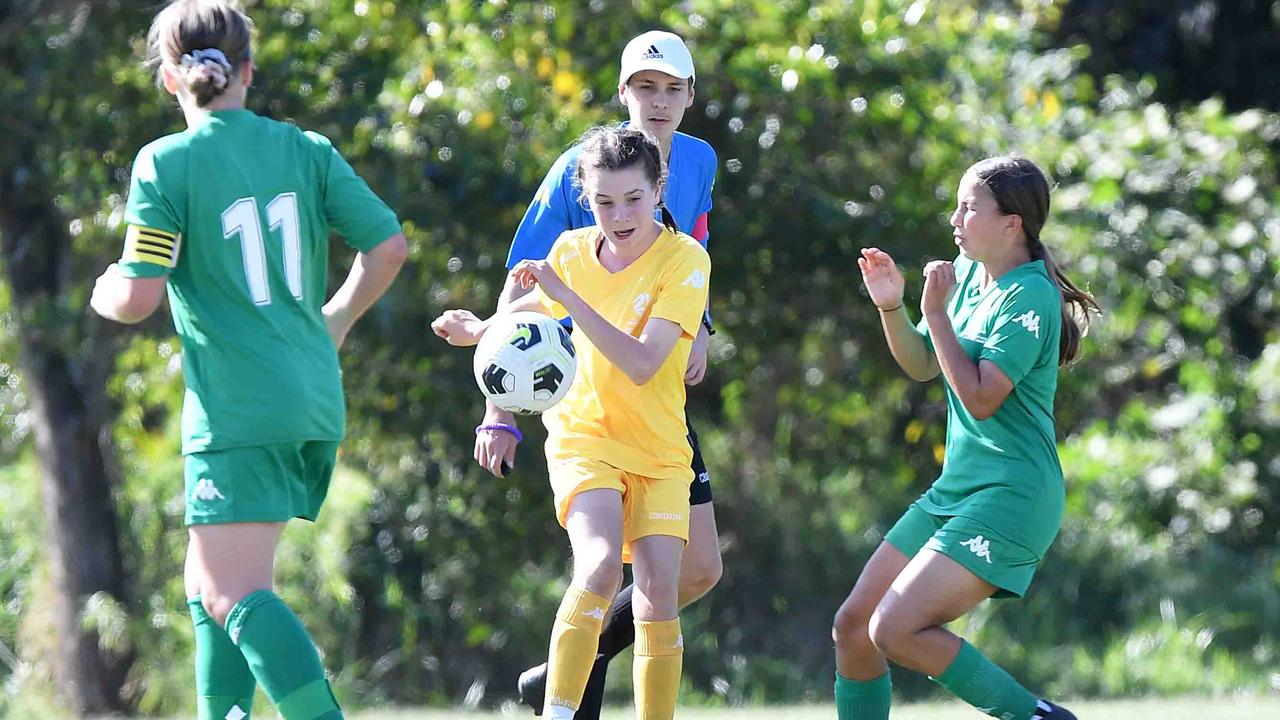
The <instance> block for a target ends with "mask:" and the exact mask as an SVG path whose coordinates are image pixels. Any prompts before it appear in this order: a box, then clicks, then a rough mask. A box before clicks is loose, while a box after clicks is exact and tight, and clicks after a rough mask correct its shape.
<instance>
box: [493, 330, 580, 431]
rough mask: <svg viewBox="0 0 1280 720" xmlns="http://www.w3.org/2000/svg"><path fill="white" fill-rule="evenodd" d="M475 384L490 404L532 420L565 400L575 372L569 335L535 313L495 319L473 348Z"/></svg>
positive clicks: (571, 341) (576, 365) (576, 369)
mask: <svg viewBox="0 0 1280 720" xmlns="http://www.w3.org/2000/svg"><path fill="white" fill-rule="evenodd" d="M473 365H474V369H475V374H476V383H477V384H478V385H479V386H480V391H481V392H483V393H484V394H485V397H487V398H489V400H491V401H493V404H494V405H497V406H498V407H500V408H502V409H503V410H506V411H507V412H513V413H516V414H518V415H536V414H538V413H540V412H543V411H544V410H547V409H548V408H550V407H551V406H552V405H555V404H556V403H558V402H560V401H561V400H562V399H564V396H565V395H566V394H568V392H569V386H570V385H572V384H573V378H574V376H575V375H577V372H578V361H577V354H576V353H575V352H574V349H573V340H572V339H570V337H569V331H568V330H565V329H564V326H563V325H561V324H560V323H558V322H556V321H555V320H554V319H553V318H551V317H548V316H546V315H543V314H542V313H536V312H516V313H507V314H503V315H499V316H498V317H496V318H494V319H493V323H492V324H491V325H490V326H489V328H488V329H487V330H485V333H484V335H483V336H482V337H481V338H480V342H479V343H478V344H477V345H476V354H475V359H474V360H473Z"/></svg>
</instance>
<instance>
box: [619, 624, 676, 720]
mask: <svg viewBox="0 0 1280 720" xmlns="http://www.w3.org/2000/svg"><path fill="white" fill-rule="evenodd" d="M683 665H684V638H683V636H681V635H680V620H679V618H677V619H675V620H657V621H653V622H648V621H645V620H636V649H635V665H634V667H633V668H632V673H633V682H634V684H635V690H636V718H637V720H671V719H672V718H674V717H675V714H676V696H677V695H679V694H680V671H681V669H682V667H683Z"/></svg>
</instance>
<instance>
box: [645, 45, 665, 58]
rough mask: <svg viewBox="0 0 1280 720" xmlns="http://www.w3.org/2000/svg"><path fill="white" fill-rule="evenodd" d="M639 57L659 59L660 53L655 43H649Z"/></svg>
mask: <svg viewBox="0 0 1280 720" xmlns="http://www.w3.org/2000/svg"><path fill="white" fill-rule="evenodd" d="M640 57H642V58H644V59H645V60H661V59H662V53H661V52H660V51H659V50H658V46H657V45H650V46H649V49H648V50H645V51H644V54H643V55H641V56H640Z"/></svg>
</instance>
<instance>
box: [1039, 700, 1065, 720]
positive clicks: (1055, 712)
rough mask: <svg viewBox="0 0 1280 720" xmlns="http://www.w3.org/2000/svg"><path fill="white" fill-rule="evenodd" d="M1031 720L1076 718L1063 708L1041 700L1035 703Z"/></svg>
mask: <svg viewBox="0 0 1280 720" xmlns="http://www.w3.org/2000/svg"><path fill="white" fill-rule="evenodd" d="M1031 720H1076V716H1075V715H1073V714H1071V711H1070V710H1068V709H1066V708H1064V707H1061V706H1059V705H1055V704H1053V703H1051V702H1049V701H1048V700H1041V701H1039V702H1038V703H1036V714H1035V715H1032V716H1031Z"/></svg>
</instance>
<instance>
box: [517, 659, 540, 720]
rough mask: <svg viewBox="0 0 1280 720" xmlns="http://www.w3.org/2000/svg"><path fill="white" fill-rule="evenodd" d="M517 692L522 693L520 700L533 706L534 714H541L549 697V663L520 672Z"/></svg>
mask: <svg viewBox="0 0 1280 720" xmlns="http://www.w3.org/2000/svg"><path fill="white" fill-rule="evenodd" d="M516 692H517V694H519V695H520V702H522V703H524V704H525V705H528V706H529V707H531V708H533V714H534V715H538V716H541V715H542V706H543V705H545V704H546V699H547V664H546V663H542V664H541V665H535V666H534V667H531V668H529V669H528V670H525V671H524V672H522V673H520V679H518V680H516Z"/></svg>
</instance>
